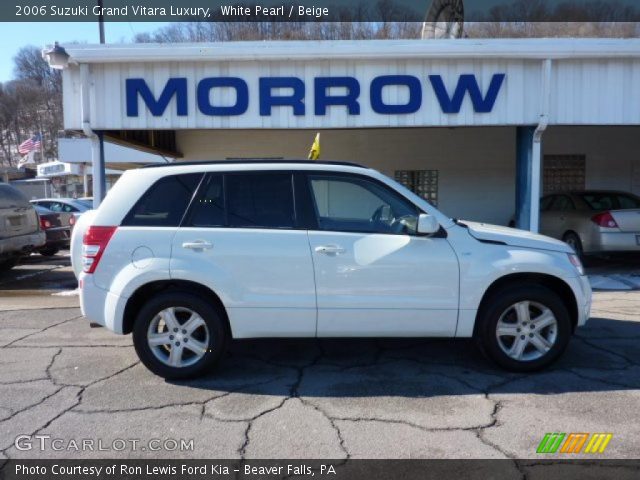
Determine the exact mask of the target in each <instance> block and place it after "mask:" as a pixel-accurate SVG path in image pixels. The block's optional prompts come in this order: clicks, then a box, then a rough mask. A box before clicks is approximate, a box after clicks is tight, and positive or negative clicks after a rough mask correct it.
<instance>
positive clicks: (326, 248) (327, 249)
mask: <svg viewBox="0 0 640 480" xmlns="http://www.w3.org/2000/svg"><path fill="white" fill-rule="evenodd" d="M315 251H316V252H318V253H324V254H325V255H337V254H338V253H344V252H346V250H345V249H344V248H342V247H341V246H339V245H320V246H318V247H316V248H315Z"/></svg>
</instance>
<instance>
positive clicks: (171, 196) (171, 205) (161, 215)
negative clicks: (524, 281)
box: [122, 173, 202, 227]
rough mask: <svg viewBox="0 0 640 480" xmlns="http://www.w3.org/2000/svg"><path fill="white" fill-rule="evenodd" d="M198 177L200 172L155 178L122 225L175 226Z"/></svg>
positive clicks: (200, 175) (199, 177)
mask: <svg viewBox="0 0 640 480" xmlns="http://www.w3.org/2000/svg"><path fill="white" fill-rule="evenodd" d="M201 178H202V174H200V173H190V174H187V175H173V176H170V177H164V178H162V179H160V180H158V181H157V182H156V183H154V184H153V185H152V186H151V187H150V188H149V190H147V191H146V192H145V194H144V195H143V196H142V197H141V198H140V200H138V202H137V203H136V204H135V205H134V206H133V208H132V209H131V211H130V212H129V214H128V215H127V216H126V218H125V219H124V221H123V222H122V224H123V225H128V226H146V227H177V226H178V225H179V224H180V220H181V219H182V216H183V215H184V211H185V210H186V208H187V206H188V205H189V201H190V200H191V197H192V196H193V193H194V191H195V189H196V187H197V186H198V182H199V181H200V179H201Z"/></svg>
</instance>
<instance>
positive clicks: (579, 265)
mask: <svg viewBox="0 0 640 480" xmlns="http://www.w3.org/2000/svg"><path fill="white" fill-rule="evenodd" d="M567 256H568V257H569V261H570V262H571V264H572V265H573V266H574V267H576V270H578V273H579V274H580V275H584V267H583V266H582V262H581V261H580V257H578V256H577V255H576V254H574V253H567Z"/></svg>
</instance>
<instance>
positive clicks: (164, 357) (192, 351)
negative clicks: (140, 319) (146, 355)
mask: <svg viewBox="0 0 640 480" xmlns="http://www.w3.org/2000/svg"><path fill="white" fill-rule="evenodd" d="M147 343H148V344H149V348H150V349H151V351H152V352H153V355H154V356H155V357H156V358H157V359H158V360H160V361H161V362H162V363H163V364H165V365H167V366H169V367H173V368H184V367H189V366H191V365H193V364H195V363H197V362H198V361H199V360H200V359H202V357H204V355H205V354H206V353H207V351H208V348H209V329H208V328H207V324H206V322H205V321H204V319H203V318H202V317H201V316H200V315H199V314H198V313H197V312H195V311H193V310H191V309H190V308H186V307H169V308H165V309H164V310H162V311H160V312H159V313H158V314H157V315H156V316H155V317H154V318H153V320H152V321H151V323H150V324H149V329H148V330H147Z"/></svg>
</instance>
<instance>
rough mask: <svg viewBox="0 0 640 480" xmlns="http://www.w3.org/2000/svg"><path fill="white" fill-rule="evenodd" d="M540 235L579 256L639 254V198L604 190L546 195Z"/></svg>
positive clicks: (542, 203)
mask: <svg viewBox="0 0 640 480" xmlns="http://www.w3.org/2000/svg"><path fill="white" fill-rule="evenodd" d="M540 233H542V234H544V235H548V236H550V237H555V238H558V239H561V240H564V241H565V242H567V243H568V244H569V245H571V246H572V247H573V248H574V250H575V251H576V253H578V254H579V255H582V254H589V253H602V252H640V197H637V196H635V195H633V194H631V193H626V192H617V191H605V190H585V191H578V192H557V193H553V194H550V195H546V196H544V197H543V198H542V199H541V201H540Z"/></svg>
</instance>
